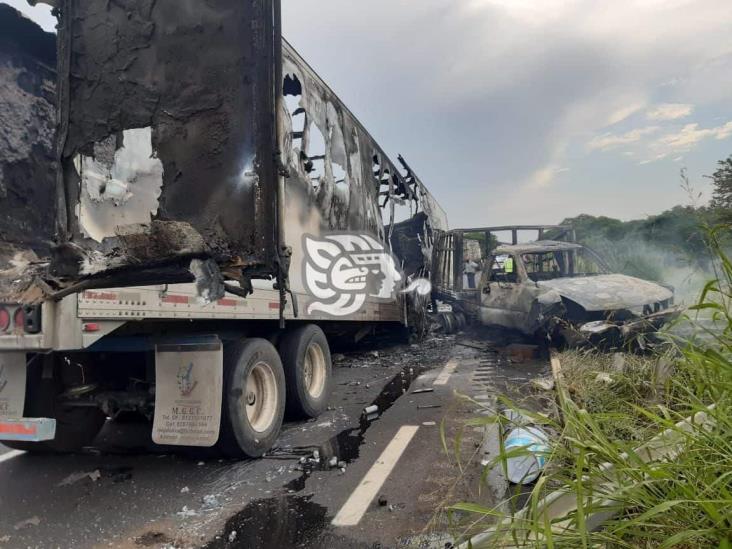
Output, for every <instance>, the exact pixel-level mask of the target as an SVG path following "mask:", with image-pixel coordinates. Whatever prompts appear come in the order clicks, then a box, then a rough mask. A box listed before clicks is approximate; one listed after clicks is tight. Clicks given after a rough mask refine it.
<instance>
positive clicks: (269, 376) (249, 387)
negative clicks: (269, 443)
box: [244, 362, 277, 433]
mask: <svg viewBox="0 0 732 549" xmlns="http://www.w3.org/2000/svg"><path fill="white" fill-rule="evenodd" d="M244 404H245V408H246V414H247V419H248V420H249V425H251V427H252V429H254V430H255V431H256V432H258V433H263V432H265V431H267V430H268V429H269V428H270V427H271V426H272V424H273V423H274V420H275V417H276V416H277V378H276V377H275V374H274V371H273V370H272V367H271V366H270V365H269V364H267V363H266V362H257V364H255V365H254V367H253V368H252V369H251V371H250V372H249V376H248V377H247V384H246V393H245V394H244Z"/></svg>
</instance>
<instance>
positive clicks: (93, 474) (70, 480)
mask: <svg viewBox="0 0 732 549" xmlns="http://www.w3.org/2000/svg"><path fill="white" fill-rule="evenodd" d="M101 477H102V473H101V472H100V471H99V469H95V470H94V471H84V472H78V473H71V474H70V475H69V476H67V477H66V478H65V479H63V480H62V481H61V482H59V483H58V484H57V485H56V486H71V485H72V484H76V483H77V482H79V481H80V480H83V479H86V478H88V479H89V480H91V481H92V482H96V481H98V480H99V479H100V478H101Z"/></svg>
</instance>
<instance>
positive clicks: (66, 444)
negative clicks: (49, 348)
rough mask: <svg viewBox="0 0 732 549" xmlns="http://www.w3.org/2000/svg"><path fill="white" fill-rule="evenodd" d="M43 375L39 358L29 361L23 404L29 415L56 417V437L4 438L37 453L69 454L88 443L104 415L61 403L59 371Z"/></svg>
mask: <svg viewBox="0 0 732 549" xmlns="http://www.w3.org/2000/svg"><path fill="white" fill-rule="evenodd" d="M55 373H56V374H57V375H55V376H54V377H53V378H47V379H44V378H43V375H42V374H43V364H42V360H40V357H39V360H36V361H34V362H31V363H30V364H29V365H28V373H27V379H26V387H25V408H24V412H23V415H24V416H25V417H28V418H39V417H47V418H53V419H55V420H56V437H55V438H54V439H53V440H46V441H42V442H24V441H23V442H21V441H10V440H8V441H3V442H2V444H3V445H5V446H7V447H8V448H12V449H14V450H24V451H26V452H30V453H39V454H68V453H73V452H78V451H79V450H81V449H82V448H84V447H85V446H89V445H90V444H91V443H92V442H93V441H94V439H95V438H96V436H97V435H98V434H99V431H101V429H102V426H103V425H104V422H105V421H106V416H105V415H104V414H103V413H102V411H101V410H99V409H98V408H91V407H75V406H64V405H62V404H61V403H60V401H59V396H60V395H61V393H62V392H63V388H62V386H61V384H60V383H59V381H58V372H55Z"/></svg>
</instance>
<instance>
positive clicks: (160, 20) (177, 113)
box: [58, 0, 277, 279]
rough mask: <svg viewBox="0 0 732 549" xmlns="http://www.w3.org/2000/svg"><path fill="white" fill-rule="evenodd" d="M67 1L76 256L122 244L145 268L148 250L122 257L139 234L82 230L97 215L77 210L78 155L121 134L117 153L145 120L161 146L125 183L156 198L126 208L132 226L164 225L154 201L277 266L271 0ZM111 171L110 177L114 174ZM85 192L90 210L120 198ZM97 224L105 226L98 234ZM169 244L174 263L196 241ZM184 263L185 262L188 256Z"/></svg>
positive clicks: (246, 262)
mask: <svg viewBox="0 0 732 549" xmlns="http://www.w3.org/2000/svg"><path fill="white" fill-rule="evenodd" d="M60 10H61V19H60V21H61V25H60V31H59V41H60V46H59V47H60V50H59V52H60V58H61V59H62V62H61V64H60V74H59V83H60V92H61V100H62V103H61V104H62V110H61V112H62V114H63V119H62V120H61V126H60V127H61V132H59V136H58V142H59V144H62V145H63V148H62V150H60V155H61V163H62V166H63V187H64V193H63V196H64V197H65V202H66V207H65V208H64V214H65V215H64V218H63V219H61V222H62V223H61V228H62V230H63V232H64V233H65V234H66V235H67V239H68V242H69V243H70V244H73V245H72V246H70V247H71V249H73V250H75V251H76V253H77V254H78V255H81V256H82V257H81V258H80V259H79V264H80V265H84V264H85V261H89V259H88V258H89V257H90V256H92V255H94V254H95V253H97V254H98V253H102V254H103V255H104V256H105V257H107V258H113V260H112V262H113V263H114V268H120V267H123V266H125V265H135V267H136V269H138V270H139V269H140V268H141V267H144V262H145V261H147V258H142V260H141V258H139V257H136V256H130V257H123V255H124V254H132V253H134V251H135V250H139V249H141V248H142V246H139V245H136V246H135V247H134V249H130V248H129V247H126V246H124V245H123V244H120V241H119V236H120V235H119V234H110V233H117V232H118V231H117V229H116V228H114V229H113V230H112V231H110V230H109V229H111V228H112V227H111V226H110V227H105V230H103V231H100V232H98V233H96V234H94V233H92V232H91V231H89V230H84V229H88V227H87V222H86V220H85V218H84V217H82V219H81V220H80V219H79V218H78V216H77V204H78V199H79V195H80V189H82V188H83V187H82V180H83V178H84V177H85V173H84V172H83V171H82V173H81V174H80V173H79V172H80V170H79V169H78V167H79V166H78V162H75V160H76V159H77V158H78V157H80V156H81V157H82V158H87V159H90V160H89V162H92V161H93V162H96V163H103V158H101V157H100V156H103V155H100V153H101V152H102V151H101V150H100V147H99V144H100V143H108V142H110V140H112V141H113V142H115V143H116V151H115V153H114V156H115V157H116V156H118V155H119V154H120V153H121V152H122V151H124V147H126V146H128V145H127V144H128V143H130V142H131V139H132V137H133V136H132V135H131V134H130V132H135V131H137V132H143V131H144V132H149V139H150V141H149V143H143V141H144V140H145V138H146V137H147V136H146V135H145V136H140V137H141V140H139V143H142V144H145V145H147V146H149V147H150V149H151V151H150V152H151V154H149V155H142V156H141V157H140V158H143V157H146V158H147V159H149V160H150V162H149V163H150V166H149V168H150V169H144V170H142V172H138V173H137V174H134V173H129V174H127V175H128V179H127V180H126V181H125V180H122V181H121V183H123V185H122V187H125V186H126V187H127V188H128V189H127V191H126V192H124V193H122V194H124V196H125V197H127V198H128V199H129V200H130V201H132V200H134V196H135V195H136V194H137V193H140V194H142V195H144V196H146V197H148V199H147V200H143V201H141V202H142V203H141V204H139V205H138V206H135V207H134V208H132V210H134V211H135V215H132V216H131V218H130V219H124V220H123V221H124V223H122V225H123V226H126V228H125V229H123V230H124V233H125V238H127V239H130V238H132V236H133V232H132V230H134V231H136V232H135V233H134V234H135V235H136V237H135V238H136V240H137V241H138V244H140V242H139V241H141V240H145V239H154V236H153V232H154V229H153V228H152V224H151V223H141V222H140V221H141V220H140V219H139V217H148V218H149V217H150V216H151V215H152V216H153V220H152V223H155V222H162V223H176V224H179V225H181V226H182V225H185V226H187V227H188V228H189V231H188V232H195V233H197V234H198V235H199V239H200V240H201V241H203V242H205V243H206V246H205V250H204V252H205V254H206V255H208V256H209V257H214V258H216V259H217V260H218V261H219V262H220V263H222V264H227V263H228V264H232V263H235V264H237V265H238V266H243V267H245V268H246V267H250V268H253V269H260V270H261V271H263V272H264V273H267V272H269V273H273V272H274V271H275V267H274V257H275V254H276V242H277V241H276V234H275V205H276V194H275V193H276V188H275V177H274V162H273V156H274V151H273V145H274V133H273V132H274V124H273V122H272V120H273V117H272V113H273V112H274V95H275V91H274V85H273V82H274V72H275V60H274V57H273V55H274V48H273V46H272V45H273V40H274V30H273V16H272V5H271V0H245V1H243V2H234V1H233V0H214V1H212V2H206V3H202V2H198V1H197V0H183V1H182V2H175V3H164V2H162V3H161V2H155V1H154V0H125V1H121V2H111V3H110V2H106V1H105V0H91V1H86V2H78V1H76V0H65V1H64V2H62V4H61V6H60ZM143 159H144V158H143ZM117 163H118V162H116V164H117ZM158 164H159V166H160V168H162V173H160V171H161V170H160V168H158ZM88 173H89V172H88V170H87V172H86V174H88ZM140 173H143V174H148V175H150V177H148V178H141V177H140ZM107 175H108V174H107ZM105 179H106V181H107V183H109V182H110V181H114V179H115V177H114V176H111V177H105ZM161 182H162V184H161ZM119 190H120V192H122V191H125V189H124V188H122V189H119ZM127 192H130V193H132V194H131V196H129V195H128V194H127ZM81 194H82V196H83V193H81ZM118 194H119V193H118ZM157 195H159V204H157V203H156V202H157ZM115 201H116V202H117V206H120V202H124V199H120V198H119V197H118V196H116V198H115ZM128 205H129V204H128ZM86 206H87V208H86V210H87V213H86V216H87V218H88V216H89V215H90V214H89V210H95V209H98V208H99V207H102V206H104V207H107V208H113V207H114V205H113V204H109V205H108V206H105V203H104V202H103V203H102V204H99V203H97V204H91V205H90V204H87V205H86ZM105 217H106V218H107V222H108V223H109V224H110V225H113V224H114V223H112V222H113V221H114V220H113V219H109V217H110V216H109V215H105ZM118 225H119V224H118ZM85 233H86V234H85ZM87 236H91V237H92V238H91V239H90V238H87ZM95 236H102V237H104V238H102V244H101V245H99V244H98V243H96V242H95V241H94V239H95ZM169 244H171V246H170V247H169V248H168V249H164V250H162V251H163V255H161V256H159V257H158V258H157V262H158V263H164V262H165V260H166V259H167V260H170V264H171V269H176V268H177V266H178V265H179V264H180V263H179V262H178V261H177V260H176V258H177V257H180V256H181V255H186V254H190V248H191V246H190V245H187V244H186V243H185V242H180V243H179V242H176V241H175V240H173V241H171V242H169ZM175 244H181V245H182V246H173V245H175ZM67 257H68V254H67ZM84 258H86V259H84ZM95 263H97V264H98V270H99V269H101V268H102V267H103V265H102V263H101V261H99V258H97V259H96V260H95ZM66 267H67V271H68V266H66ZM78 274H80V275H84V274H88V273H84V272H80V273H78ZM180 274H181V278H182V279H184V278H185V277H186V276H187V274H186V273H184V272H183V270H180Z"/></svg>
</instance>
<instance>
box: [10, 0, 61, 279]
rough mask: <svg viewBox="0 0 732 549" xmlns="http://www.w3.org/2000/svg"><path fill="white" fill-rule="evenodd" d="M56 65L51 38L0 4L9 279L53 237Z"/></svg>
mask: <svg viewBox="0 0 732 549" xmlns="http://www.w3.org/2000/svg"><path fill="white" fill-rule="evenodd" d="M55 66H56V37H55V36H54V35H53V34H52V33H47V32H44V31H43V30H42V29H41V28H40V27H39V26H38V25H36V24H35V23H34V22H32V21H31V20H30V19H27V18H26V17H25V16H23V15H22V14H21V13H20V12H19V11H17V10H15V9H13V8H11V7H10V6H8V5H6V4H0V271H2V272H4V273H5V275H7V276H3V278H9V279H11V280H10V281H12V280H13V279H16V278H18V276H19V272H18V269H17V268H14V267H17V265H18V263H19V262H20V261H21V260H22V261H33V260H37V259H38V258H37V257H35V256H34V253H35V254H38V256H39V257H44V256H45V255H47V254H48V250H49V249H50V247H51V245H52V241H53V236H54V224H55V222H54V219H55V216H56V212H55V209H56V201H55V200H54V188H55V172H56V165H55V152H54V127H55V123H56V113H55V103H56V99H55V92H56V90H55V80H56V75H55ZM0 286H3V281H2V280H0Z"/></svg>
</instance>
